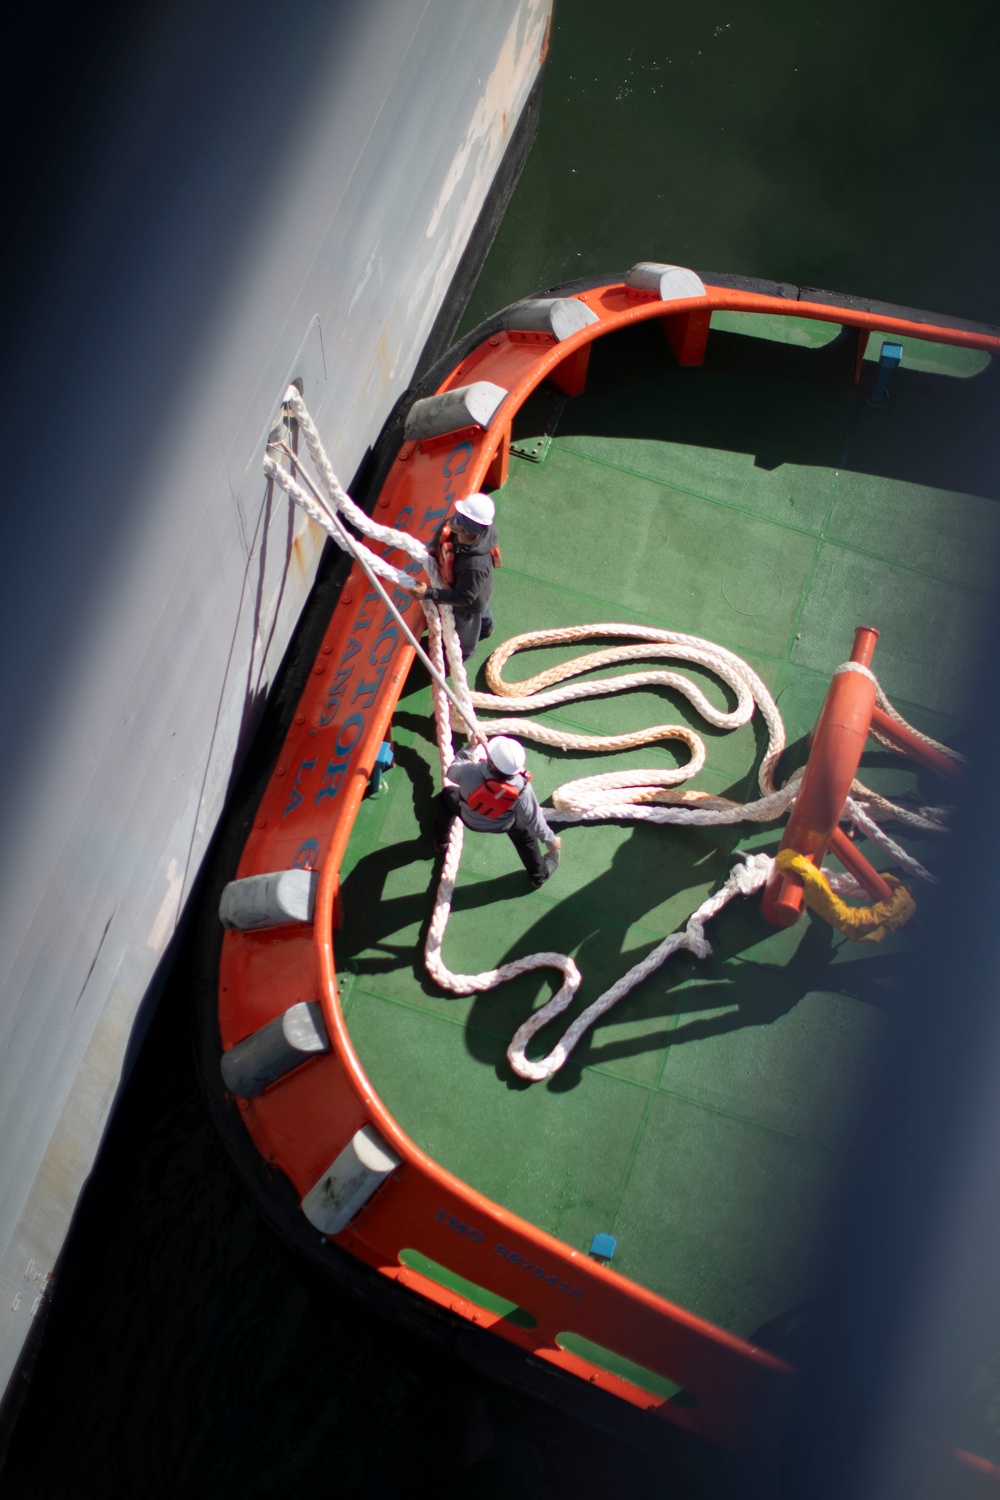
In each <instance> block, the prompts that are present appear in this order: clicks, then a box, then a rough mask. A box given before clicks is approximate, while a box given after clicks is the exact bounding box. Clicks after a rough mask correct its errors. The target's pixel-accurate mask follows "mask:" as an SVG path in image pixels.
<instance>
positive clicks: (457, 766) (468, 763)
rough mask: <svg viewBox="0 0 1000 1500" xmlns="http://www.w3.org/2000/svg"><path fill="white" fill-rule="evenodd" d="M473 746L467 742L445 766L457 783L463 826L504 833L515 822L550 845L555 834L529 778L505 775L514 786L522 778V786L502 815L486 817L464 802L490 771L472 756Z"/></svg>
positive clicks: (546, 844) (450, 779)
mask: <svg viewBox="0 0 1000 1500" xmlns="http://www.w3.org/2000/svg"><path fill="white" fill-rule="evenodd" d="M476 748H477V747H476V746H475V745H466V747H465V749H464V750H460V751H459V752H458V755H457V756H456V757H455V760H454V761H453V762H452V764H451V765H450V766H449V767H448V773H447V779H448V780H449V781H451V782H453V783H454V784H455V786H457V787H458V795H459V799H460V801H461V804H462V822H463V823H464V824H465V826H466V828H473V829H475V830H476V831H477V832H478V833H506V832H507V830H508V829H509V828H513V827H514V825H515V823H516V824H517V826H518V828H523V829H525V830H526V832H528V833H530V834H532V835H533V836H534V837H535V838H536V839H541V841H542V843H543V844H544V845H545V846H546V848H548V849H551V848H552V845H553V844H554V843H555V839H556V836H555V834H554V833H553V832H552V829H551V828H550V827H549V825H548V823H546V821H545V814H544V813H543V812H542V809H541V808H540V807H539V805H538V798H537V797H536V796H535V789H534V787H533V786H532V785H531V782H530V781H525V780H524V777H523V776H510V777H508V778H507V779H508V780H509V782H510V784H511V785H512V786H517V784H518V782H521V783H522V789H521V795H520V796H519V797H518V799H517V801H516V802H515V803H514V805H513V807H512V809H511V811H510V812H509V813H507V814H505V815H504V816H503V817H500V818H488V817H486V815H485V814H484V813H477V812H475V811H474V810H473V809H472V808H471V807H469V806H468V805H467V799H468V798H469V797H471V796H472V794H473V792H474V791H475V790H476V788H477V787H479V786H482V784H483V782H484V781H486V780H487V779H488V778H489V774H490V773H489V772H488V771H487V769H486V764H485V762H484V761H481V760H473V759H472V757H473V755H474V754H475V753H476ZM494 779H495V778H494Z"/></svg>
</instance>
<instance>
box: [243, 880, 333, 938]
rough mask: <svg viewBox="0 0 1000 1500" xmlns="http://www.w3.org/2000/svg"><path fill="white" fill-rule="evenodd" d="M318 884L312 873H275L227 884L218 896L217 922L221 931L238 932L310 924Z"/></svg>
mask: <svg viewBox="0 0 1000 1500" xmlns="http://www.w3.org/2000/svg"><path fill="white" fill-rule="evenodd" d="M318 884H319V873H318V871H316V870H275V871H274V872H273V873H272V874H270V875H248V876H247V877H246V879H245V880H231V881H230V882H229V884H228V885H227V886H226V888H225V890H224V891H223V892H222V899H221V900H220V902H219V920H220V922H221V923H222V925H223V927H235V928H237V929H238V930H239V931H240V932H253V931H255V930H256V929H257V928H260V927H284V926H285V925H286V924H287V923H289V922H311V921H312V919H313V907H314V906H315V903H316V887H317V886H318Z"/></svg>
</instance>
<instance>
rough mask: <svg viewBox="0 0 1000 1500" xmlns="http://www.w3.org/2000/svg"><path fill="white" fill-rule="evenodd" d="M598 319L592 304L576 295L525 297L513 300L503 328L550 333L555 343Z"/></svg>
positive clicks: (596, 321) (597, 321)
mask: <svg viewBox="0 0 1000 1500" xmlns="http://www.w3.org/2000/svg"><path fill="white" fill-rule="evenodd" d="M599 322H600V319H599V318H598V316H597V314H596V313H595V311H594V309H593V308H592V307H588V306H587V304H586V302H581V301H580V300H579V298H578V297H528V298H526V300H525V301H524V302H515V303H514V306H513V307H509V308H508V309H507V312H506V314H505V316H504V320H503V326H504V327H505V328H513V329H526V330H528V331H530V332H537V333H551V334H553V335H554V337H555V338H556V340H557V342H558V343H560V344H561V343H562V341H563V339H568V338H569V336H570V334H571V333H579V331H580V329H581V328H586V327H587V326H588V324H590V323H599Z"/></svg>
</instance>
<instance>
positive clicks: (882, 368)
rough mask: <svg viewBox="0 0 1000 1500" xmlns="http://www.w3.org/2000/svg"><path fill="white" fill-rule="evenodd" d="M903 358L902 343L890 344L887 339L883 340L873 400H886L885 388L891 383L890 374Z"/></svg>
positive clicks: (872, 395)
mask: <svg viewBox="0 0 1000 1500" xmlns="http://www.w3.org/2000/svg"><path fill="white" fill-rule="evenodd" d="M902 358H903V346H902V344H890V343H889V342H888V341H887V340H886V341H884V342H883V344H882V352H881V354H880V355H879V357H878V379H877V380H876V382H875V389H874V390H873V391H872V394H871V399H872V401H873V402H878V401H884V400H885V388H886V386H887V385H888V384H889V376H890V375H891V374H892V372H893V370H895V369H896V368H897V367H898V365H899V363H900V361H901V360H902Z"/></svg>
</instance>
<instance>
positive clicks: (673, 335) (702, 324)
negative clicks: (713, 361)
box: [663, 307, 712, 365]
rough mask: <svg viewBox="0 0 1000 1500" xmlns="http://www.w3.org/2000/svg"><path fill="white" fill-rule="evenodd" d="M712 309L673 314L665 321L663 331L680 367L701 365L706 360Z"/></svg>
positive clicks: (700, 308) (701, 308)
mask: <svg viewBox="0 0 1000 1500" xmlns="http://www.w3.org/2000/svg"><path fill="white" fill-rule="evenodd" d="M711 324H712V309H711V308H710V307H699V308H696V309H695V310H694V312H680V313H671V314H670V315H669V317H666V318H664V319H663V331H664V333H665V334H666V335H667V338H668V339H669V341H670V347H671V349H672V350H673V351H674V353H675V354H676V356H677V363H678V364H679V365H700V364H702V363H703V361H704V359H705V346H706V344H707V343H708V330H709V328H710V327H711Z"/></svg>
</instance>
